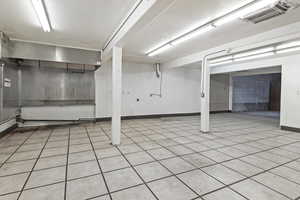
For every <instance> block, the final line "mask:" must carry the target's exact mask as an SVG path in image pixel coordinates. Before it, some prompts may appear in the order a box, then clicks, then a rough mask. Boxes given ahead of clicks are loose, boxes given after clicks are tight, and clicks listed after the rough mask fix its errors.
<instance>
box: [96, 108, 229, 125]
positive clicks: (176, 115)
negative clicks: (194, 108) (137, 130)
mask: <svg viewBox="0 0 300 200" xmlns="http://www.w3.org/2000/svg"><path fill="white" fill-rule="evenodd" d="M230 112H231V111H230V110H222V111H211V112H210V113H211V114H218V113H230ZM200 114H201V113H200V112H196V113H174V114H155V115H135V116H122V117H121V119H122V120H129V119H151V118H162V117H184V116H197V115H200ZM96 121H97V122H101V121H111V117H102V118H96Z"/></svg>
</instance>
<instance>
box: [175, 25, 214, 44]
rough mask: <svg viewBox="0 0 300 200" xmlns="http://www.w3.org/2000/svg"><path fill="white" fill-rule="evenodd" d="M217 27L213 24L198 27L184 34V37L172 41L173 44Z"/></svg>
mask: <svg viewBox="0 0 300 200" xmlns="http://www.w3.org/2000/svg"><path fill="white" fill-rule="evenodd" d="M214 28H215V27H214V26H212V25H207V26H202V27H200V28H198V29H196V30H195V31H192V32H190V33H187V34H186V35H183V36H182V37H179V38H178V39H176V40H174V41H173V42H172V45H177V44H180V43H182V42H185V41H187V40H190V39H192V38H194V37H196V36H198V35H201V34H204V33H206V32H209V31H211V30H212V29H214Z"/></svg>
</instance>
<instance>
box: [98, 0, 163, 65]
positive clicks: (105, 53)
mask: <svg viewBox="0 0 300 200" xmlns="http://www.w3.org/2000/svg"><path fill="white" fill-rule="evenodd" d="M156 1H157V0H138V1H137V2H136V4H135V5H134V6H133V8H132V9H131V10H130V11H129V12H128V14H127V15H126V17H125V18H124V20H123V21H122V23H121V24H120V25H119V26H118V28H117V29H116V30H115V31H114V32H113V34H112V35H111V36H110V38H109V39H108V41H107V42H106V43H105V45H104V47H103V49H102V60H103V61H105V60H108V59H110V58H111V50H112V48H113V47H114V46H122V40H123V39H124V38H125V37H126V35H127V34H128V33H129V32H130V30H131V29H132V28H133V27H134V25H135V24H136V23H137V22H138V21H139V20H140V19H141V18H142V17H143V16H144V15H145V14H146V13H147V11H148V10H149V9H150V8H151V7H152V6H153V5H154V4H155V3H156Z"/></svg>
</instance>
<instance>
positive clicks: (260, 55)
mask: <svg viewBox="0 0 300 200" xmlns="http://www.w3.org/2000/svg"><path fill="white" fill-rule="evenodd" d="M274 54H275V53H274V52H269V53H263V54H258V55H254V56H247V57H243V58H237V59H234V61H244V60H251V59H256V58H264V57H267V56H273V55H274Z"/></svg>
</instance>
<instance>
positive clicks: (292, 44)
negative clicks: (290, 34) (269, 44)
mask: <svg viewBox="0 0 300 200" xmlns="http://www.w3.org/2000/svg"><path fill="white" fill-rule="evenodd" d="M296 46H300V40H297V41H292V42H287V43H283V44H280V45H278V46H277V47H276V49H278V50H279V49H286V48H290V47H296Z"/></svg>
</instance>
